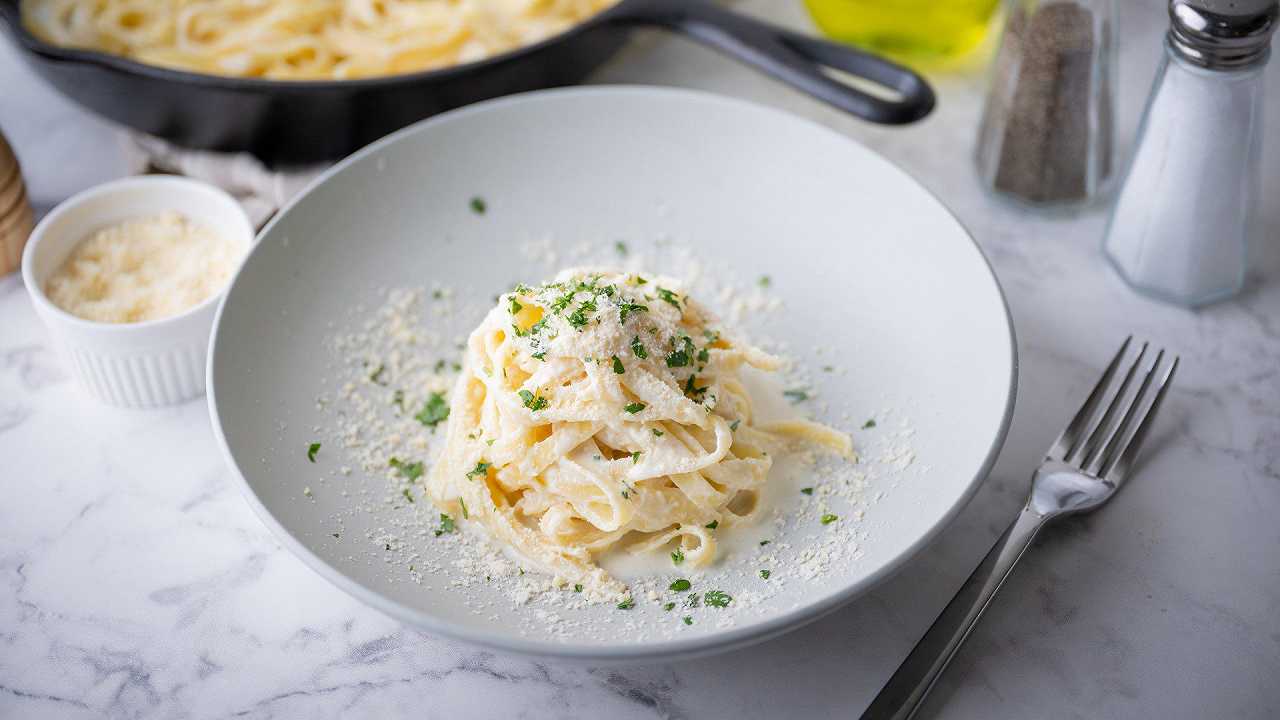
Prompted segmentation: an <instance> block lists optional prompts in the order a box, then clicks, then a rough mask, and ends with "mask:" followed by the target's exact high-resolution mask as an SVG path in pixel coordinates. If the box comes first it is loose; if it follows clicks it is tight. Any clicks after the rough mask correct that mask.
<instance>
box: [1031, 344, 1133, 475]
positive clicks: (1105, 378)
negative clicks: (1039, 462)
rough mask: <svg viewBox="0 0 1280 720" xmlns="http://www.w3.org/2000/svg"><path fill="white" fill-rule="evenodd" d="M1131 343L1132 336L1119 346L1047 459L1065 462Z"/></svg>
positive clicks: (1054, 443) (1055, 442) (1104, 394)
mask: <svg viewBox="0 0 1280 720" xmlns="http://www.w3.org/2000/svg"><path fill="white" fill-rule="evenodd" d="M1132 341H1133V336H1132V335H1130V336H1129V337H1127V338H1125V339H1124V343H1123V344H1122V345H1120V350H1119V352H1117V353H1116V356H1115V357H1113V358H1111V364H1109V365H1107V369H1106V371H1105V372H1103V373H1102V379H1100V380H1098V384H1097V385H1094V386H1093V390H1092V391H1091V392H1090V393H1089V397H1088V398H1086V399H1085V401H1084V404H1083V405H1081V406H1080V409H1079V410H1077V411H1076V416H1075V417H1073V418H1071V422H1070V423H1069V424H1068V425H1067V429H1066V430H1063V431H1062V434H1061V435H1059V436H1058V439H1057V440H1055V441H1054V442H1053V446H1052V447H1050V448H1049V452H1048V454H1047V457H1048V458H1050V459H1052V460H1065V459H1066V457H1067V453H1068V452H1069V451H1070V450H1071V449H1072V448H1073V447H1075V445H1076V443H1077V442H1079V440H1080V435H1081V433H1082V432H1083V431H1084V428H1085V426H1086V425H1088V424H1089V419H1090V418H1091V417H1093V411H1094V410H1096V409H1097V407H1098V403H1099V402H1100V401H1101V400H1102V398H1103V397H1104V396H1106V391H1107V389H1108V388H1109V387H1110V386H1111V379H1112V377H1114V376H1115V374H1116V368H1117V367H1119V366H1120V359H1121V358H1123V357H1124V354H1125V351H1127V350H1128V349H1129V343H1130V342H1132Z"/></svg>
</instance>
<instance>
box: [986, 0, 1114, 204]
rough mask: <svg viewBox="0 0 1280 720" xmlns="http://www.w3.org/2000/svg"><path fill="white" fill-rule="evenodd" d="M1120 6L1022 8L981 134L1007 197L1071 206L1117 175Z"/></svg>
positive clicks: (1074, 3) (1108, 1) (1049, 1)
mask: <svg viewBox="0 0 1280 720" xmlns="http://www.w3.org/2000/svg"><path fill="white" fill-rule="evenodd" d="M1114 17H1115V5H1114V3H1113V2H1112V0H1012V2H1011V3H1010V5H1009V13H1008V18H1009V19H1008V21H1007V22H1006V24H1005V30H1004V35H1003V36H1002V38H1001V41H1000V51H999V53H998V54H997V55H996V60H995V64H994V66H993V70H992V75H991V84H990V88H989V90H988V92H987V101H986V106H985V109H984V113H983V117H982V124H981V126H980V130H979V133H978V144H977V157H976V160H977V165H978V174H979V175H980V176H981V178H982V181H983V184H984V185H986V186H987V188H989V189H991V190H993V191H994V192H995V193H996V194H997V196H999V197H1004V198H1011V199H1015V200H1018V201H1020V202H1021V203H1022V204H1024V205H1030V206H1036V207H1040V206H1055V205H1071V204H1079V203H1082V202H1085V201H1088V200H1090V199H1092V198H1095V197H1097V196H1098V195H1100V194H1102V193H1103V192H1105V190H1106V188H1107V187H1108V185H1109V180H1110V178H1111V177H1112V145H1113V143H1112V132H1113V131H1112V126H1113V123H1112V100H1113V98H1112V94H1113V88H1114V87H1115V83H1114V81H1113V79H1112V75H1113V73H1114V62H1113V59H1114V55H1115V43H1114V40H1113V37H1112V34H1113V28H1114V27H1115V22H1114Z"/></svg>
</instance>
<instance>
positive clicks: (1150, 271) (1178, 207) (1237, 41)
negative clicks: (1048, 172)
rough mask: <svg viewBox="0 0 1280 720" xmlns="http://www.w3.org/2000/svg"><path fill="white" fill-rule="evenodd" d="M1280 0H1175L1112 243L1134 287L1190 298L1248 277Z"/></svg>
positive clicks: (1109, 247) (1218, 293) (1114, 217)
mask: <svg viewBox="0 0 1280 720" xmlns="http://www.w3.org/2000/svg"><path fill="white" fill-rule="evenodd" d="M1277 12H1278V8H1277V2H1276V0H1171V1H1170V3H1169V19H1170V28H1169V32H1168V34H1167V35H1166V37H1165V46H1164V59H1163V61H1162V62H1161V65H1160V69H1159V71H1158V72H1157V73H1156V79H1155V84H1154V86H1153V87H1152V90H1151V96H1150V98H1149V99H1148V101H1147V109H1146V112H1145V113H1144V115H1143V119H1142V124H1141V125H1140V130H1139V134H1138V141H1137V144H1136V150H1135V151H1134V154H1133V159H1132V161H1131V162H1130V165H1129V169H1128V172H1127V173H1126V176H1125V180H1124V183H1123V186H1122V188H1121V190H1120V194H1119V196H1118V198H1117V200H1116V205H1115V207H1114V208H1113V210H1112V213H1111V220H1110V222H1109V223H1108V226H1107V231H1106V236H1105V239H1104V241H1103V251H1104V253H1105V254H1106V257H1107V258H1108V259H1109V260H1110V261H1111V264H1112V265H1113V266H1115V268H1116V270H1117V271H1118V272H1119V273H1120V276H1121V277H1123V278H1124V279H1125V281H1126V282H1128V283H1129V285H1131V286H1132V287H1133V288H1134V289H1136V290H1138V291H1139V292H1142V293H1145V294H1147V295H1151V296H1153V297H1156V298H1159V299H1162V300H1165V301H1168V302H1172V303H1176V304H1180V305H1186V306H1190V307H1195V306H1199V305H1204V304H1207V303H1211V302H1213V301H1215V300H1221V299H1223V298H1227V297H1230V296H1232V295H1234V294H1236V293H1237V292H1239V290H1240V288H1241V287H1243V285H1244V273H1245V262H1246V253H1247V245H1248V239H1249V236H1250V234H1251V233H1253V232H1254V228H1255V215H1256V209H1257V204H1258V203H1257V194H1258V165H1259V163H1258V161H1259V155H1260V154H1261V152H1260V146H1261V135H1262V133H1261V131H1262V70H1263V67H1264V66H1265V65H1266V63H1267V59H1268V57H1269V56H1270V52H1271V51H1270V47H1271V34H1272V32H1273V31H1274V30H1275V27H1276V20H1277Z"/></svg>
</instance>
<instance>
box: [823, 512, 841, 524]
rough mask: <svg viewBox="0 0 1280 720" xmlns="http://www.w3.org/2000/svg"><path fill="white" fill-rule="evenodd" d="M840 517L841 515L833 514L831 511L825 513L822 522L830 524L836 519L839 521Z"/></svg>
mask: <svg viewBox="0 0 1280 720" xmlns="http://www.w3.org/2000/svg"><path fill="white" fill-rule="evenodd" d="M839 519H840V516H839V515H832V514H831V513H827V514H826V515H823V516H822V520H821V522H822V524H823V525H830V524H831V523H833V522H835V521H837V520H839Z"/></svg>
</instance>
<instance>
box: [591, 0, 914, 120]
mask: <svg viewBox="0 0 1280 720" xmlns="http://www.w3.org/2000/svg"><path fill="white" fill-rule="evenodd" d="M602 20H604V21H606V22H613V23H618V24H623V25H649V26H657V27H662V28H666V29H668V30H673V31H675V32H678V33H681V34H683V35H687V36H688V37H690V38H693V39H694V40H697V41H698V42H700V43H702V44H704V45H707V46H708V47H711V48H714V49H716V50H719V51H720V52H723V53H724V54H726V55H729V56H731V57H733V58H736V59H738V60H740V61H742V62H744V63H746V64H748V65H750V66H752V67H754V68H756V69H757V70H760V71H762V72H764V73H767V74H769V75H772V76H773V77H775V78H777V79H779V80H781V81H783V82H785V83H787V84H788V85H791V86H792V87H794V88H796V89H798V90H801V91H803V92H805V93H808V94H809V95H812V96H813V97H815V98H818V99H819V100H822V101H824V102H826V103H829V104H831V105H834V106H835V107H837V108H839V109H841V110H844V111H845V112H847V113H850V114H853V115H857V116H858V117H860V118H863V119H866V120H870V121H872V122H877V123H883V124H886V125H900V124H904V123H910V122H915V121H916V120H919V119H920V118H923V117H924V116H925V115H928V114H929V111H930V110H932V109H933V105H934V94H933V89H932V88H930V87H929V83H928V82H926V81H925V79H924V78H922V77H920V76H919V75H917V74H916V73H914V72H912V71H911V70H908V69H907V68H905V67H903V66H901V65H898V64H896V63H892V62H889V61H888V60H884V59H881V58H879V57H876V56H874V55H871V54H870V53H866V52H863V51H861V50H857V49H855V48H852V47H849V46H848V45H841V44H838V43H834V42H830V41H827V40H822V39H819V38H815V37H810V36H808V35H801V34H800V33H795V32H792V31H790V30H786V29H784V28H780V27H777V26H774V25H770V24H768V23H763V22H760V21H758V20H754V19H752V18H749V17H746V16H745V15H741V14H739V13H734V12H730V11H728V10H725V9H723V8H720V7H718V6H716V5H714V4H712V3H711V2H708V1H707V0H623V2H621V3H619V4H618V5H617V6H615V7H614V8H613V10H611V11H609V12H608V14H607V15H606V16H604V17H603V18H602ZM827 70H835V71H841V72H846V73H849V74H852V75H856V76H858V77H859V78H862V79H864V80H869V81H871V82H873V83H875V84H876V85H879V86H880V87H882V88H885V89H887V90H889V91H890V93H892V94H896V95H897V96H898V97H897V99H893V100H889V99H884V98H880V97H876V96H874V95H871V94H869V93H866V92H863V91H862V90H859V89H857V88H855V87H853V86H851V85H847V84H845V83H842V82H839V81H838V80H836V79H834V78H833V77H832V76H831V75H828V74H827V72H826V71H827Z"/></svg>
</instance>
